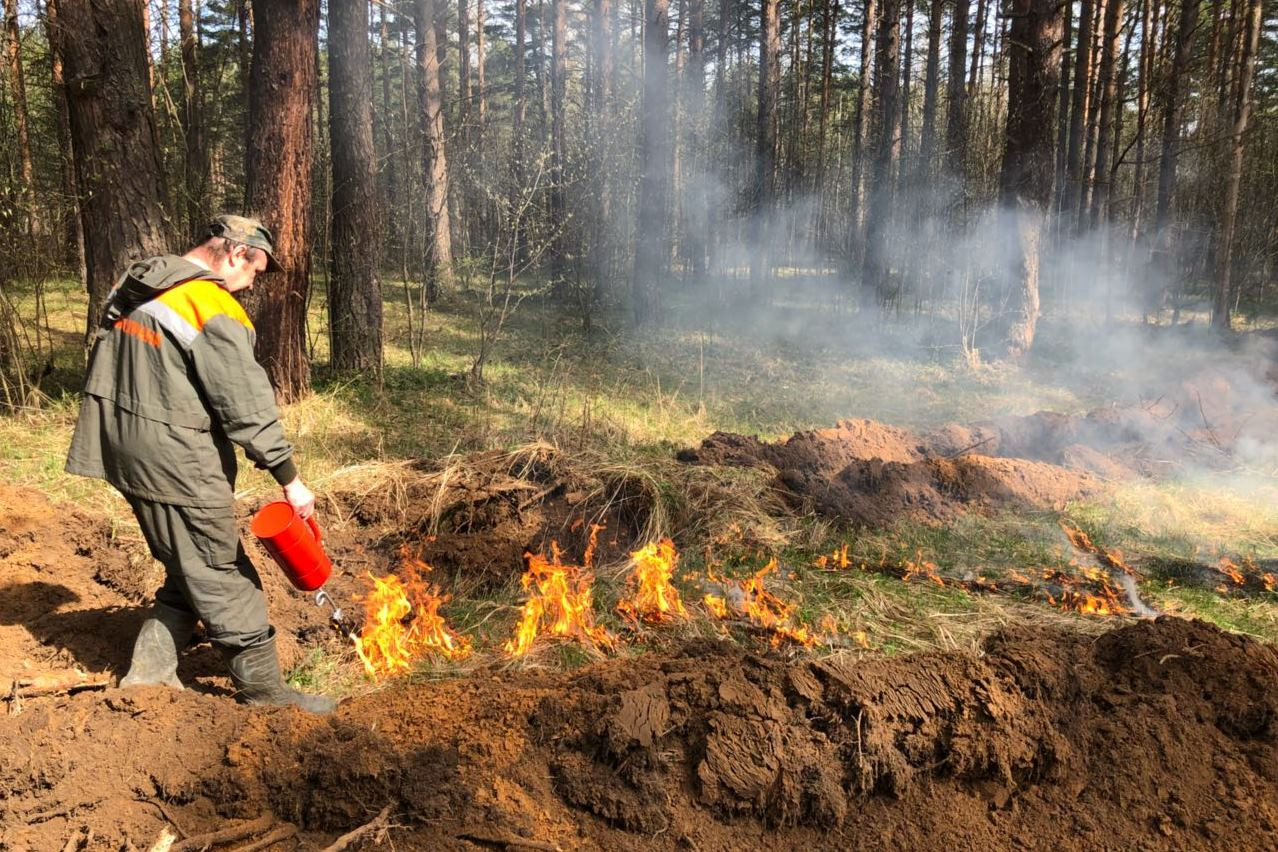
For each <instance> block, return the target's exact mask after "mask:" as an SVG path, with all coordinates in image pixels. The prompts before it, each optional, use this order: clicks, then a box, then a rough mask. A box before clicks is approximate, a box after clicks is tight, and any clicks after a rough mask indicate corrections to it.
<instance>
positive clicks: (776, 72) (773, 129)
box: [750, 0, 781, 297]
mask: <svg viewBox="0 0 1278 852" xmlns="http://www.w3.org/2000/svg"><path fill="white" fill-rule="evenodd" d="M779 11H780V3H779V2H778V0H763V3H762V5H761V6H760V9H759V109H758V113H757V114H756V125H755V152H754V198H755V206H754V221H753V226H752V229H751V236H752V239H753V241H754V258H753V260H752V261H751V264H750V281H751V289H752V290H753V291H754V295H755V296H756V297H757V296H759V295H761V294H762V292H763V280H764V279H765V278H768V277H771V270H770V269H769V266H770V260H769V252H768V248H769V243H770V242H771V240H772V235H771V234H770V233H769V232H770V230H771V228H772V224H773V223H772V216H773V206H774V205H773V193H774V192H775V188H776V159H777V104H778V102H779V99H780V89H781V18H780V14H779Z"/></svg>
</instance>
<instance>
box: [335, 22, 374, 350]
mask: <svg viewBox="0 0 1278 852" xmlns="http://www.w3.org/2000/svg"><path fill="white" fill-rule="evenodd" d="M368 10H369V6H368V4H367V3H364V2H362V0H356V2H343V0H331V2H330V3H329V6H328V68H329V78H328V98H329V111H328V118H329V138H330V139H331V140H332V162H333V217H332V226H331V227H332V230H331V234H332V238H331V240H330V245H331V246H332V249H331V252H330V264H331V273H332V275H331V278H330V281H329V290H328V323H329V335H330V338H331V340H332V356H331V359H332V364H333V367H334V368H335V369H337V370H351V371H353V370H360V371H372V372H375V373H380V372H381V368H382V292H381V290H382V283H381V277H380V275H379V268H380V265H381V264H380V258H381V246H382V236H381V231H382V228H381V217H380V216H379V215H378V204H377V161H376V154H375V152H374V150H373V110H372V100H373V82H372V75H371V73H370V70H371V67H372V57H371V55H370V52H369V44H368Z"/></svg>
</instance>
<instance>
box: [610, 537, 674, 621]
mask: <svg viewBox="0 0 1278 852" xmlns="http://www.w3.org/2000/svg"><path fill="white" fill-rule="evenodd" d="M630 557H631V558H632V559H634V561H635V570H634V573H633V574H631V575H630V579H629V580H627V581H626V586H627V589H629V590H630V594H629V596H628V597H626V598H623V599H622V600H621V602H620V603H618V604H617V611H618V612H619V613H621V614H622V615H624V616H626V617H627V618H629V619H630V620H631V621H633V622H636V623H638V622H639V621H647V622H649V623H659V622H663V621H670V620H672V619H675V618H687V617H688V612H687V610H685V609H684V608H683V600H682V599H680V597H679V590H678V589H676V588H675V587H674V586H673V585H671V583H670V580H671V578H673V577H674V571H675V568H676V567H677V566H678V564H679V553H678V552H677V551H676V550H675V546H674V542H673V541H671V540H670V539H668V538H664V539H662V540H661V541H660V542H649V543H648V544H646V545H644V546H643V547H642V548H640V549H639V550H636V551H635V552H633V553H631V554H630Z"/></svg>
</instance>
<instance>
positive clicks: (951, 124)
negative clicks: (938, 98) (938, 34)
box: [945, 0, 971, 186]
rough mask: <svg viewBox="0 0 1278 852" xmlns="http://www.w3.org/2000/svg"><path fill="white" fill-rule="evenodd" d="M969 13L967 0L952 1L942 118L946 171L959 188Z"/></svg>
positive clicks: (969, 7)
mask: <svg viewBox="0 0 1278 852" xmlns="http://www.w3.org/2000/svg"><path fill="white" fill-rule="evenodd" d="M970 9H971V5H970V3H969V1H968V0H954V15H953V23H952V24H951V30H950V69H949V76H948V79H947V80H946V83H947V87H948V89H949V91H948V97H947V100H948V101H949V107H948V112H947V113H946V116H945V171H946V173H947V176H948V177H949V178H950V179H951V180H954V181H956V182H957V183H958V185H959V186H961V185H962V179H963V139H964V135H965V132H966V119H967V87H966V86H964V85H963V70H964V66H965V65H966V63H967V25H968V21H967V15H968V12H969V11H970Z"/></svg>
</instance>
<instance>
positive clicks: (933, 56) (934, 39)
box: [919, 0, 945, 180]
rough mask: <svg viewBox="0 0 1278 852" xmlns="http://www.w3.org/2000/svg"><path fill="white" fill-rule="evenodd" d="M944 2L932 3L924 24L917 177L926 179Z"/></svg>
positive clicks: (930, 158) (930, 164) (930, 161)
mask: <svg viewBox="0 0 1278 852" xmlns="http://www.w3.org/2000/svg"><path fill="white" fill-rule="evenodd" d="M944 13H945V2H944V0H932V8H931V13H930V14H929V15H928V22H927V64H926V65H925V66H924V71H923V128H922V139H920V141H919V177H920V178H921V179H923V180H926V179H927V177H928V176H929V175H930V174H931V173H932V169H933V167H934V165H935V164H934V161H935V159H936V105H937V100H938V90H939V88H940V78H941V23H942V20H943V17H944Z"/></svg>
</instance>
